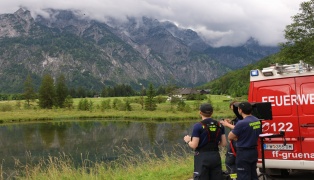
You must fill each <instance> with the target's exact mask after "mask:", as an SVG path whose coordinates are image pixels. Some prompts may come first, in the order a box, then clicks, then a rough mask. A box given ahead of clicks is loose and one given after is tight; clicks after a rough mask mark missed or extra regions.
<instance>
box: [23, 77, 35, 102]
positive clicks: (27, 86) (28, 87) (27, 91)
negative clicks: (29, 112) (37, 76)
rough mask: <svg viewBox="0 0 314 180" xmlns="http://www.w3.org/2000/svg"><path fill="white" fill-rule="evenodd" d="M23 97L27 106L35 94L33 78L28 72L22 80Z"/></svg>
mask: <svg viewBox="0 0 314 180" xmlns="http://www.w3.org/2000/svg"><path fill="white" fill-rule="evenodd" d="M23 95H24V98H25V100H26V103H27V106H28V107H29V106H30V105H29V103H30V101H33V100H34V99H35V98H36V94H35V91H34V87H33V80H32V78H31V76H30V75H29V74H28V75H27V77H26V80H25V82H24V94H23Z"/></svg>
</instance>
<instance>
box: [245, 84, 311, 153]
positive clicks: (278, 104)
mask: <svg viewBox="0 0 314 180" xmlns="http://www.w3.org/2000/svg"><path fill="white" fill-rule="evenodd" d="M313 85H314V84H313ZM312 88H314V86H312ZM250 91H251V92H252V93H250V95H251V96H249V101H250V102H271V104H272V115H273V120H266V121H263V123H262V127H263V133H274V134H278V133H280V131H285V138H286V143H287V146H286V147H285V149H282V150H281V151H279V152H280V154H279V155H278V154H276V155H274V154H272V151H277V150H278V147H279V148H280V147H282V145H283V139H282V138H273V139H272V140H271V142H269V141H268V142H267V145H266V147H265V150H266V151H265V157H266V158H267V159H278V158H280V159H291V158H293V159H302V158H299V157H292V156H289V157H288V156H286V155H287V153H298V152H301V143H300V140H299V136H300V128H299V118H298V106H297V99H296V84H295V78H282V79H273V80H267V81H256V82H251V85H250ZM313 109H314V108H313ZM308 110H309V109H308ZM313 128H314V127H313Z"/></svg>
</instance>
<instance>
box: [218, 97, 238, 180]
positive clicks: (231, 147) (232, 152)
mask: <svg viewBox="0 0 314 180" xmlns="http://www.w3.org/2000/svg"><path fill="white" fill-rule="evenodd" d="M234 103H236V101H232V102H231V103H230V104H229V108H230V109H231V110H232V111H233V104H234ZM238 121H239V118H238V117H235V118H234V119H232V120H230V119H222V120H221V121H220V123H221V124H222V125H223V126H224V127H228V128H230V129H231V130H232V129H234V126H235V125H236V124H237V122H238ZM235 159H236V141H233V140H232V141H230V142H229V144H228V146H227V152H226V159H225V164H226V169H227V173H228V174H233V173H236V164H235Z"/></svg>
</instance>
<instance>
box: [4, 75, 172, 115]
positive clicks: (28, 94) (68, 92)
mask: <svg viewBox="0 0 314 180" xmlns="http://www.w3.org/2000/svg"><path fill="white" fill-rule="evenodd" d="M175 88H177V87H176V86H173V85H168V86H167V87H163V86H160V87H159V88H158V89H154V87H153V85H152V84H149V86H148V89H147V90H146V88H145V87H144V85H142V84H141V90H140V91H139V92H138V91H135V90H134V89H133V88H132V87H131V86H130V85H126V84H118V85H116V86H113V87H111V86H108V87H104V88H103V89H102V91H101V92H96V91H89V90H86V89H84V88H82V87H79V88H77V89H75V88H68V87H67V83H66V79H65V76H64V75H63V74H61V75H60V76H58V77H57V78H56V80H54V79H53V77H52V76H51V75H49V74H45V75H44V76H43V78H42V81H41V84H40V87H39V90H38V91H36V90H35V88H34V84H33V80H32V78H31V76H30V75H28V76H27V77H26V79H25V82H24V93H22V94H0V100H25V102H26V103H25V104H26V107H29V106H30V105H31V102H32V101H35V100H36V99H38V106H39V107H40V108H48V109H50V108H53V107H56V108H72V106H73V99H72V98H86V97H130V96H141V98H140V99H139V100H137V101H138V102H137V103H140V104H141V105H142V107H144V106H145V109H147V110H154V109H155V108H156V101H157V99H156V98H155V97H156V96H158V95H165V94H166V93H167V92H172V91H173V90H174V89H175ZM144 96H146V97H145V98H144ZM81 101H82V102H80V106H79V108H81V109H83V110H86V109H90V107H92V106H91V105H90V102H88V101H86V99H85V100H81ZM128 103H130V102H126V104H128Z"/></svg>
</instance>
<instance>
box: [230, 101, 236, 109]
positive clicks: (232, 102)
mask: <svg viewBox="0 0 314 180" xmlns="http://www.w3.org/2000/svg"><path fill="white" fill-rule="evenodd" d="M236 102H237V101H231V102H230V104H229V108H231V107H232V106H233V104H234V103H236Z"/></svg>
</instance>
